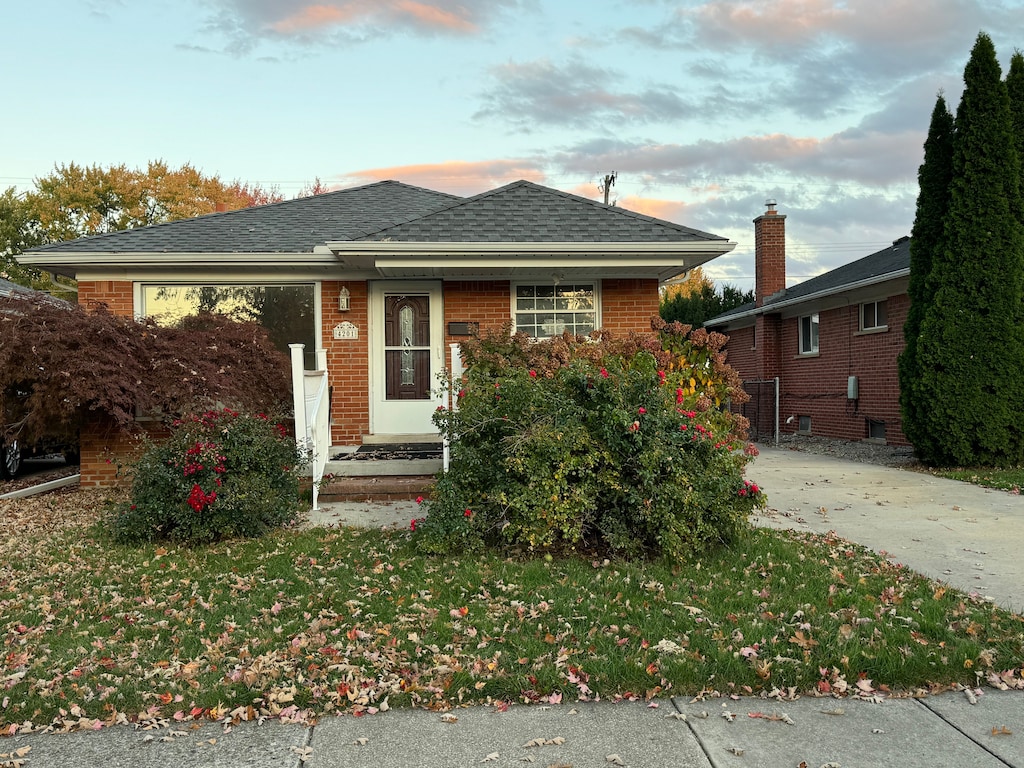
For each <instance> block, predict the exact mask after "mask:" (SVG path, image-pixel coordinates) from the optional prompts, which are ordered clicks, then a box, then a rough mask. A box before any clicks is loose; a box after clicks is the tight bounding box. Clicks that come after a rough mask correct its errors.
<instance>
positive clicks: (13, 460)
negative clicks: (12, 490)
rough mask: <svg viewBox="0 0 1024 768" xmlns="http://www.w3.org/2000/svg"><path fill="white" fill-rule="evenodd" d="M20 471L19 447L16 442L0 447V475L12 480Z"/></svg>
mask: <svg viewBox="0 0 1024 768" xmlns="http://www.w3.org/2000/svg"><path fill="white" fill-rule="evenodd" d="M19 470H21V446H20V445H18V441H17V440H12V441H11V442H9V443H5V444H3V445H0V475H2V476H3V477H5V478H7V479H8V480H13V479H14V478H16V477H17V476H18V472H19Z"/></svg>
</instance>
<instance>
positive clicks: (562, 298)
mask: <svg viewBox="0 0 1024 768" xmlns="http://www.w3.org/2000/svg"><path fill="white" fill-rule="evenodd" d="M513 314H514V317H515V323H516V331H520V332H522V333H525V334H526V335H527V336H532V337H533V338H535V339H547V338H550V337H552V336H561V335H562V333H563V332H564V331H568V332H569V333H573V334H577V335H580V336H585V335H587V334H588V333H590V332H591V331H593V330H594V329H595V328H597V292H596V290H595V287H594V284H593V283H571V284H564V285H563V284H559V285H525V284H524V285H517V286H516V287H515V309H514V313H513Z"/></svg>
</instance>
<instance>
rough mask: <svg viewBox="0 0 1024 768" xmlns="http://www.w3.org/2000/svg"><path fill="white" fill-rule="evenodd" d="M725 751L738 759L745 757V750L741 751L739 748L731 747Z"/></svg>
mask: <svg viewBox="0 0 1024 768" xmlns="http://www.w3.org/2000/svg"><path fill="white" fill-rule="evenodd" d="M725 751H726V752H729V753H731V754H733V755H736V757H743V750H742V749H740V748H739V747H729V748H728V749H727V750H725Z"/></svg>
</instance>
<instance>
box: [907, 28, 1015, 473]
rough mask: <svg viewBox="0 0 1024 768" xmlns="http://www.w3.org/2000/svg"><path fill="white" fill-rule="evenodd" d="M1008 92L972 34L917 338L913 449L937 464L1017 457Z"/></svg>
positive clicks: (988, 52)
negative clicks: (930, 287) (945, 200)
mask: <svg viewBox="0 0 1024 768" xmlns="http://www.w3.org/2000/svg"><path fill="white" fill-rule="evenodd" d="M1020 173H1021V171H1020V162H1019V160H1018V157H1017V151H1016V149H1015V147H1014V136H1013V127H1012V121H1011V115H1010V101H1009V97H1008V94H1007V89H1006V85H1005V84H1004V83H1003V81H1002V78H1001V72H1000V69H999V63H998V61H997V60H996V53H995V48H994V46H993V44H992V40H991V38H989V36H988V35H986V34H984V33H981V34H979V35H978V39H977V42H976V43H975V45H974V49H973V51H972V52H971V57H970V60H969V61H968V63H967V67H966V69H965V70H964V93H963V97H962V98H961V101H960V106H959V108H958V109H957V114H956V132H955V136H954V140H953V178H952V182H951V184H950V200H949V210H948V214H947V217H946V225H945V230H944V239H945V245H944V247H943V248H940V249H939V250H937V251H936V252H935V253H934V255H933V263H932V269H931V275H932V278H933V280H934V287H935V293H934V299H933V300H932V302H931V303H930V304H929V305H927V307H926V308H925V313H924V317H923V319H922V322H921V333H920V336H919V340H918V347H917V357H918V366H919V369H920V384H919V386H918V387H916V388H915V392H914V394H915V398H916V402H915V406H914V407H915V408H917V409H918V412H919V414H920V418H919V420H918V421H917V424H918V425H919V426H920V428H921V430H922V431H921V433H920V434H921V435H924V436H925V437H924V438H923V439H920V438H919V443H916V444H915V447H916V448H917V449H918V455H919V457H920V458H921V459H922V460H924V461H926V462H928V463H930V464H939V465H971V464H982V465H1007V464H1019V463H1020V462H1021V461H1022V460H1024V430H1021V428H1020V413H1021V411H1022V409H1024V384H1022V377H1021V371H1024V333H1022V321H1024V316H1022V311H1021V301H1022V292H1024V225H1022V223H1021V220H1020V211H1021V200H1020V194H1021V193H1020Z"/></svg>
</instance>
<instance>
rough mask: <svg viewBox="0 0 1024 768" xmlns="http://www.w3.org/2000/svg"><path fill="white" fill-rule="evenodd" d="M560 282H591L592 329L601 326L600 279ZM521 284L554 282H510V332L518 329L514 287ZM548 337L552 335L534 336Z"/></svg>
mask: <svg viewBox="0 0 1024 768" xmlns="http://www.w3.org/2000/svg"><path fill="white" fill-rule="evenodd" d="M560 282H561V283H565V284H567V285H578V284H581V283H590V284H593V286H594V330H595V331H596V330H599V329H600V328H601V281H600V280H597V279H594V280H583V279H581V280H562V281H560ZM521 285H530V286H534V285H555V283H552V282H551V281H550V280H518V281H515V282H513V283H511V284H510V286H509V294H510V295H509V317H511V318H512V333H516V331H517V330H518V328H517V326H516V318H517V316H518V312H517V310H516V289H517V288H518V287H519V286H521ZM549 338H553V337H551V336H539V337H536V340H537V341H542V340H544V339H549Z"/></svg>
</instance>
